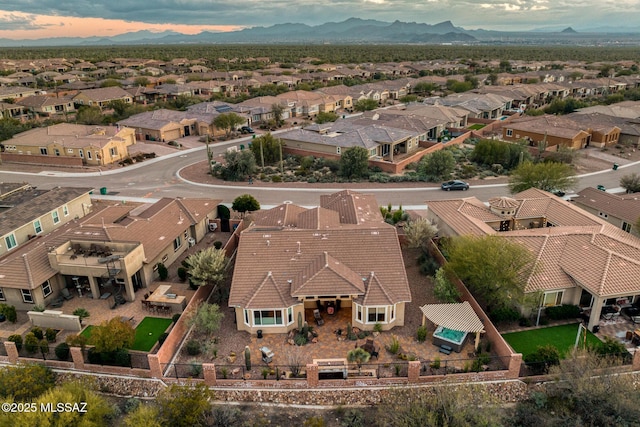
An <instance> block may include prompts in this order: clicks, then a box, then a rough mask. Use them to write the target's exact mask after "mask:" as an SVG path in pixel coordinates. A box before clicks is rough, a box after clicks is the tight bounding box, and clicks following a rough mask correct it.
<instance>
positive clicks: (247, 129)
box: [240, 126, 255, 133]
mask: <svg viewBox="0 0 640 427" xmlns="http://www.w3.org/2000/svg"><path fill="white" fill-rule="evenodd" d="M240 132H242V133H255V131H254V130H253V129H252V128H250V127H249V126H242V127H241V128H240Z"/></svg>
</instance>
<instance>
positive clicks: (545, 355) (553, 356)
mask: <svg viewBox="0 0 640 427" xmlns="http://www.w3.org/2000/svg"><path fill="white" fill-rule="evenodd" d="M524 362H525V364H526V365H527V366H528V367H529V369H530V370H531V372H533V373H534V374H536V375H540V374H546V373H548V372H549V367H551V366H553V365H558V364H560V352H559V351H558V349H557V348H555V347H554V346H552V345H545V346H540V347H538V349H537V350H536V351H535V352H533V353H529V354H527V355H526V356H525V357H524Z"/></svg>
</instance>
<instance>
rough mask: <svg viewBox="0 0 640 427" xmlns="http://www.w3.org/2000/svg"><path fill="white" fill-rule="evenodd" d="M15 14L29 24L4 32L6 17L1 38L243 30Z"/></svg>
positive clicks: (222, 26) (224, 26)
mask: <svg viewBox="0 0 640 427" xmlns="http://www.w3.org/2000/svg"><path fill="white" fill-rule="evenodd" d="M0 15H1V13H0ZM11 15H12V16H13V17H16V16H19V17H20V18H22V19H24V21H25V22H28V24H25V25H23V26H18V25H12V26H11V29H2V18H0V37H2V38H9V39H14V40H20V39H40V38H49V37H91V36H103V37H108V36H115V35H118V34H123V33H129V32H134V31H140V30H148V31H153V32H162V31H176V32H179V33H183V34H198V33H200V32H202V31H219V32H227V31H235V30H240V29H242V28H243V27H241V26H237V25H183V24H149V23H146V22H136V21H124V20H119V19H103V18H77V17H71V16H48V15H33V14H23V13H20V12H12V13H11Z"/></svg>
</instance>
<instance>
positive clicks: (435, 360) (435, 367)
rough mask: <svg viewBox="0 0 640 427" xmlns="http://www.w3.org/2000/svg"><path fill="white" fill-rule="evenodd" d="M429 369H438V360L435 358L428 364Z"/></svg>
mask: <svg viewBox="0 0 640 427" xmlns="http://www.w3.org/2000/svg"><path fill="white" fill-rule="evenodd" d="M429 367H431V369H440V358H439V357H438V356H436V358H435V359H433V362H431V363H429Z"/></svg>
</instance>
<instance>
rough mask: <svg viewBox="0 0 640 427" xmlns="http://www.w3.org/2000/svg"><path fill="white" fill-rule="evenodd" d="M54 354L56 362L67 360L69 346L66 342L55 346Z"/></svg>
mask: <svg viewBox="0 0 640 427" xmlns="http://www.w3.org/2000/svg"><path fill="white" fill-rule="evenodd" d="M54 352H55V353H56V357H57V358H58V360H69V352H70V350H69V344H67V343H66V342H63V343H60V344H58V345H57V346H56V348H55V350H54Z"/></svg>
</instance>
